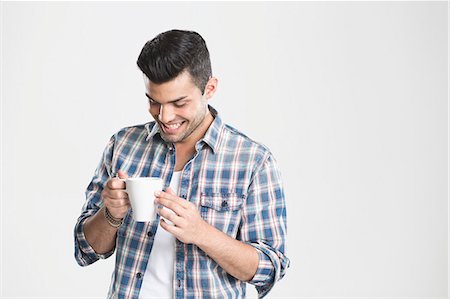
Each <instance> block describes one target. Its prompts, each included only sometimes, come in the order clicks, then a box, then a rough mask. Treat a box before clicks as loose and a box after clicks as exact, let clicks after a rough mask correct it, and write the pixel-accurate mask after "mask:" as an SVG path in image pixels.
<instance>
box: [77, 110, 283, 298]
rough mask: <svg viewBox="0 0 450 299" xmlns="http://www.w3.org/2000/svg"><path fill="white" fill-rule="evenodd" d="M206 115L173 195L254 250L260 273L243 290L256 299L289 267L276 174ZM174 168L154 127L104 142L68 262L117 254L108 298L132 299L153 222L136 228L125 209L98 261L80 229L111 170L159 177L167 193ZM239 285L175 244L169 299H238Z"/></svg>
mask: <svg viewBox="0 0 450 299" xmlns="http://www.w3.org/2000/svg"><path fill="white" fill-rule="evenodd" d="M210 110H211V112H212V113H213V115H214V116H215V119H214V121H213V123H212V124H211V126H210V127H209V129H208V131H207V132H206V134H205V136H204V137H203V139H201V140H200V141H198V142H197V144H196V147H195V148H196V151H197V153H196V155H195V156H194V158H192V159H191V160H190V161H189V162H187V164H186V165H185V167H184V169H183V170H182V174H181V181H180V186H179V190H178V193H177V194H178V195H179V196H180V197H181V198H184V199H186V200H189V201H191V202H192V203H194V204H195V205H197V206H198V209H199V212H200V214H201V216H202V218H203V219H204V220H205V221H207V222H208V223H210V224H211V225H213V226H215V227H216V228H217V229H218V230H221V231H223V232H224V233H226V234H228V235H229V236H231V237H232V238H235V239H237V240H240V241H242V242H244V243H246V244H249V245H251V246H253V247H254V248H255V249H256V251H257V252H258V255H259V266H258V269H257V272H256V275H255V276H254V277H253V279H252V280H251V281H248V283H250V284H253V285H255V287H256V289H257V291H258V294H259V297H260V298H262V297H263V296H265V295H266V294H267V293H268V292H269V291H270V289H271V288H272V287H273V285H274V283H275V282H276V281H277V280H279V279H281V278H282V277H283V276H284V274H285V271H286V269H287V268H288V266H289V259H288V258H287V257H286V256H285V250H286V246H285V242H286V206H285V199H284V192H283V187H282V183H281V178H280V174H279V171H278V168H277V166H276V162H275V160H274V158H273V156H272V154H271V153H270V152H269V150H268V149H267V148H266V147H264V146H262V145H260V144H258V143H256V142H254V141H252V140H251V139H249V138H248V137H247V136H245V135H243V134H242V133H240V132H238V131H237V130H236V129H234V128H232V127H230V126H228V125H226V124H224V123H223V122H222V121H221V119H220V117H219V116H218V115H217V112H216V111H215V110H214V109H213V108H212V107H210ZM174 166H175V148H174V147H173V145H172V144H168V143H166V142H164V141H163V140H162V138H161V136H160V134H159V126H158V125H156V124H155V122H149V123H147V124H144V125H137V126H132V127H127V128H124V129H122V130H120V131H119V132H117V133H116V134H115V135H113V136H112V137H111V139H110V140H109V143H108V144H107V146H106V149H105V151H104V153H103V157H102V159H101V161H100V163H99V165H98V167H97V169H96V171H95V174H94V177H93V179H92V181H91V182H90V184H89V186H88V187H87V190H86V203H85V204H84V206H83V209H82V213H81V216H80V217H79V218H78V221H77V223H76V226H75V258H76V260H77V262H78V264H80V265H81V266H87V265H89V264H92V263H94V262H95V261H97V260H98V259H104V258H108V257H109V256H111V255H112V254H113V252H114V250H115V251H116V266H115V270H114V273H113V275H112V281H111V286H110V289H109V293H108V298H120V299H122V298H126V299H137V298H138V297H139V290H140V288H141V285H142V280H143V274H144V273H145V269H146V267H147V262H148V260H149V256H150V252H151V250H152V245H153V241H154V236H155V233H156V230H157V229H158V226H159V225H158V223H159V222H158V221H159V219H158V220H157V221H153V222H135V221H134V220H133V219H132V217H131V214H132V210H131V209H130V210H129V211H128V214H127V215H126V217H125V218H124V223H123V224H122V226H121V227H120V228H119V230H118V232H117V240H116V246H115V248H114V249H113V251H111V252H109V253H107V254H103V255H102V254H97V253H96V252H95V251H94V250H93V248H92V247H91V246H90V245H89V243H88V242H87V241H86V238H85V236H84V223H85V221H86V219H87V218H88V217H90V216H92V215H94V214H95V213H96V212H97V211H98V210H99V209H100V208H101V207H102V206H103V202H102V200H101V196H100V193H101V191H102V190H103V187H104V185H105V183H106V181H107V180H108V179H110V178H112V177H114V176H115V175H116V173H117V172H118V170H123V171H125V172H126V173H127V174H128V175H129V176H130V177H140V176H154V177H161V178H162V179H163V181H164V182H165V187H168V186H169V184H170V180H171V177H172V173H173V171H174ZM158 218H159V216H158ZM159 229H162V228H159ZM245 286H246V283H245V282H243V281H240V280H238V279H236V278H234V277H233V276H231V275H229V274H228V273H226V272H225V271H224V270H223V269H222V268H221V267H220V266H219V265H218V264H217V263H216V262H215V261H214V260H212V259H211V258H209V257H208V256H207V255H206V253H205V252H203V251H202V250H201V249H200V248H198V247H197V246H195V245H193V244H184V243H182V242H180V241H178V240H176V253H175V260H174V277H173V296H174V297H175V298H241V297H245Z"/></svg>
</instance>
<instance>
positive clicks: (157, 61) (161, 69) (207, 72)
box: [137, 30, 212, 93]
mask: <svg viewBox="0 0 450 299" xmlns="http://www.w3.org/2000/svg"><path fill="white" fill-rule="evenodd" d="M137 65H138V66H139V68H140V69H141V71H142V72H143V73H144V74H145V75H146V76H147V77H148V78H149V79H150V81H152V82H154V83H156V84H160V83H165V82H168V81H170V80H172V79H174V78H175V77H177V76H178V75H179V74H180V73H181V72H183V71H185V70H186V71H187V72H188V73H189V74H190V75H191V76H192V78H193V80H194V83H195V85H196V86H197V87H198V88H199V89H200V90H201V91H202V93H203V91H204V88H205V86H206V83H207V82H208V80H209V78H210V77H211V75H212V71H211V60H210V59H209V52H208V48H207V47H206V42H205V40H204V39H203V38H202V37H201V36H200V34H198V33H197V32H194V31H184V30H170V31H166V32H163V33H160V34H158V35H157V36H156V37H155V38H154V39H152V40H150V41H148V42H147V43H145V45H144V47H143V48H142V51H141V54H139V57H138V60H137Z"/></svg>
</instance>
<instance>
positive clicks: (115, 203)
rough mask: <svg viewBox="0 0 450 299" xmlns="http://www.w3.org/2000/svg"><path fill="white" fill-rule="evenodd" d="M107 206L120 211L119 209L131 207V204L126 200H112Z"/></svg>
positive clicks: (106, 203)
mask: <svg viewBox="0 0 450 299" xmlns="http://www.w3.org/2000/svg"><path fill="white" fill-rule="evenodd" d="M105 205H106V206H107V207H108V208H113V209H118V208H125V207H129V206H130V202H129V201H128V200H126V199H117V200H110V201H108V202H105Z"/></svg>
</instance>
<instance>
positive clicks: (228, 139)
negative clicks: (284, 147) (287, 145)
mask: <svg viewBox="0 0 450 299" xmlns="http://www.w3.org/2000/svg"><path fill="white" fill-rule="evenodd" d="M223 127H224V134H223V135H224V136H223V139H224V140H223V142H222V144H223V145H224V146H225V147H239V148H241V149H243V150H246V151H248V150H249V151H252V152H255V153H256V154H257V155H260V156H268V155H271V154H272V153H271V152H270V149H269V148H268V147H267V146H266V145H264V144H263V143H261V142H259V141H256V140H254V139H252V138H251V137H249V136H248V135H247V134H245V133H243V132H242V131H240V130H238V129H236V128H234V127H233V126H231V125H229V124H224V126H223Z"/></svg>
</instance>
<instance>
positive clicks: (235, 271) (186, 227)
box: [156, 188, 259, 281]
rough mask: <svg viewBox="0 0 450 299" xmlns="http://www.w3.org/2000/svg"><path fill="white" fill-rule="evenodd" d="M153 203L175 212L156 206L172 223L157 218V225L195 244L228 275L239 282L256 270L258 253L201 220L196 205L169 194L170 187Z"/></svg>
mask: <svg viewBox="0 0 450 299" xmlns="http://www.w3.org/2000/svg"><path fill="white" fill-rule="evenodd" d="M156 202H157V203H159V204H162V205H164V206H166V207H167V208H169V209H171V210H172V211H174V212H175V213H176V214H173V213H171V212H170V211H167V210H164V209H158V212H159V214H160V215H161V216H162V217H164V218H166V219H167V220H169V221H171V222H173V223H174V224H175V225H176V226H173V225H170V224H168V223H166V222H165V221H164V219H162V218H161V221H160V223H161V227H162V228H164V229H165V230H166V231H168V232H169V233H171V234H173V235H174V236H175V237H176V238H177V239H178V240H180V241H181V242H183V243H186V244H195V245H196V246H198V247H199V248H200V249H202V250H203V251H204V252H205V253H206V254H207V255H208V256H209V257H210V258H212V259H213V260H214V261H215V262H216V263H217V264H219V266H220V267H222V268H223V269H224V270H225V271H226V272H227V273H228V274H230V275H232V276H234V277H236V278H237V279H239V280H242V281H249V280H251V279H252V278H253V276H254V275H255V273H256V270H257V269H258V264H259V257H258V252H257V251H256V249H255V248H253V246H250V245H248V244H245V243H243V242H240V241H238V240H236V239H233V238H231V237H230V236H228V235H227V234H225V233H223V232H221V231H219V230H218V229H216V228H215V227H214V226H212V225H210V224H209V223H207V222H206V221H204V220H203V219H202V217H201V216H200V214H199V213H198V210H197V207H196V206H195V205H194V204H193V203H191V202H188V201H186V200H183V199H181V198H179V197H177V196H176V195H174V194H173V192H172V190H170V188H168V189H167V191H166V192H160V193H159V196H158V195H157V199H156Z"/></svg>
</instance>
